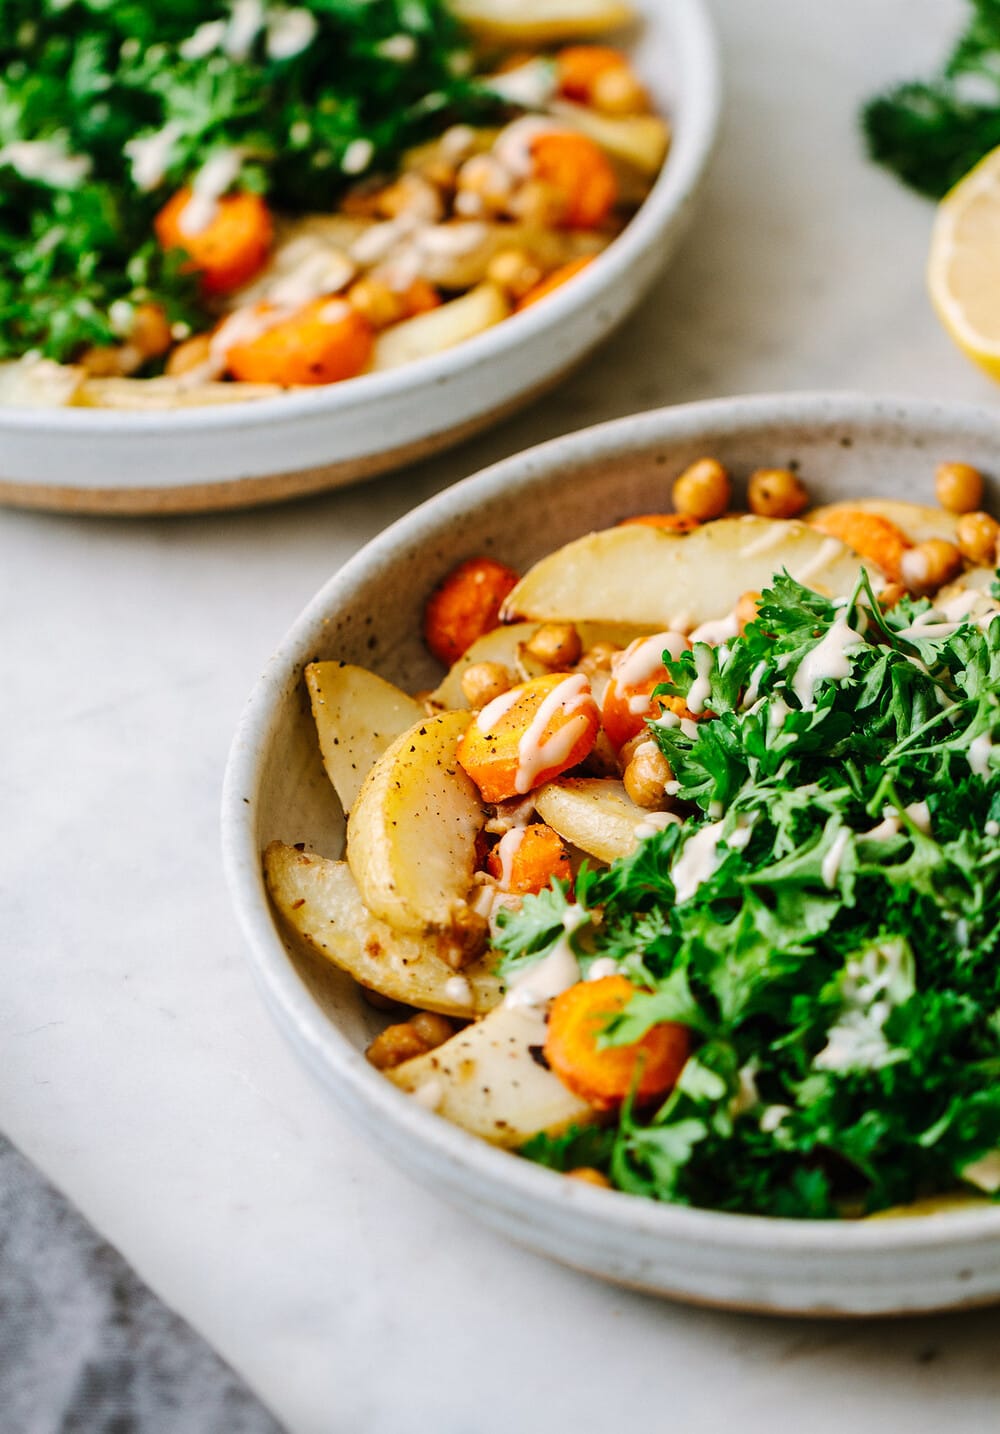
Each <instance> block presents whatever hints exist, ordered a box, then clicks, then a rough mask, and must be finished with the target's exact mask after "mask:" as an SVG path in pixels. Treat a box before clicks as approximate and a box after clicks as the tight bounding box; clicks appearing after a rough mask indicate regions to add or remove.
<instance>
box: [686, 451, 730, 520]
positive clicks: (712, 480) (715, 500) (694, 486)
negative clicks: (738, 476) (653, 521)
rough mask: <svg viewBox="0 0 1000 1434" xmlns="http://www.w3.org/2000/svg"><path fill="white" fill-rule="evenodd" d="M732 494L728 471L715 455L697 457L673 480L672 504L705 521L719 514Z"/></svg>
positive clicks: (718, 516) (690, 515)
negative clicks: (694, 461)
mask: <svg viewBox="0 0 1000 1434" xmlns="http://www.w3.org/2000/svg"><path fill="white" fill-rule="evenodd" d="M731 493H732V484H731V482H730V481H729V474H728V473H727V472H726V470H725V468H723V466H722V464H721V463H719V462H717V460H716V459H714V458H699V459H698V461H697V463H692V464H691V465H690V466H689V467H688V468H685V469H684V472H683V473H682V474H681V475H680V477H679V478H676V479H675V480H674V491H673V497H674V507H675V508H676V509H677V511H678V513H684V514H686V515H687V516H688V517H691V518H697V519H698V520H699V522H703V523H704V522H707V521H708V520H709V519H710V518H721V517H722V514H723V513H724V512H725V511H726V509H727V508H728V507H729V498H730V494H731Z"/></svg>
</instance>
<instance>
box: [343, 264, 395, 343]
mask: <svg viewBox="0 0 1000 1434" xmlns="http://www.w3.org/2000/svg"><path fill="white" fill-rule="evenodd" d="M345 297H346V299H347V302H348V303H349V304H350V306H351V308H352V309H354V310H355V311H356V312H357V313H359V314H360V315H361V317H362V318H364V319H367V320H368V322H369V323H370V324H371V326H372V328H373V329H386V328H388V327H389V325H390V324H395V323H398V322H399V320H400V319H401V318H402V317H403V315H404V313H405V311H406V305H405V303H404V301H403V296H402V294H398V293H396V291H395V290H394V289H390V288H389V285H388V284H385V283H383V282H382V280H381V279H376V278H373V277H372V275H371V274H366V275H365V276H364V278H361V279H358V280H357V282H356V283H354V284H352V285H351V287H350V288H349V289H348V291H347V294H346V296H345Z"/></svg>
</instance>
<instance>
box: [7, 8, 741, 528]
mask: <svg viewBox="0 0 1000 1434" xmlns="http://www.w3.org/2000/svg"><path fill="white" fill-rule="evenodd" d="M636 8H637V10H638V11H639V12H640V14H641V16H642V25H641V27H640V29H639V31H638V33H637V40H636V45H635V51H634V55H635V63H636V66H637V68H638V70H639V72H640V73H641V75H642V77H643V80H644V81H645V83H646V84H647V85H648V86H649V88H650V90H651V92H652V94H653V96H654V99H655V101H656V103H657V107H658V108H659V109H660V110H661V111H662V112H663V113H664V114H666V115H669V117H670V120H671V124H672V128H673V143H672V146H671V150H670V154H669V156H668V158H667V162H666V164H665V165H664V167H663V171H662V173H661V174H660V176H659V178H658V180H657V182H656V184H655V185H654V187H653V190H652V192H651V193H650V195H649V197H648V198H647V199H646V202H645V203H644V204H643V206H642V208H641V209H640V210H639V212H638V214H637V215H636V216H635V218H634V219H633V220H632V222H631V223H630V224H629V225H628V227H627V228H626V229H625V231H624V232H623V233H622V235H621V236H620V237H619V238H618V239H616V241H615V242H614V244H613V245H611V247H610V248H609V249H608V250H607V252H606V253H604V254H603V255H601V257H600V259H599V261H598V262H597V263H595V264H593V265H591V267H590V268H589V269H588V270H587V271H586V273H584V274H581V275H580V276H579V278H577V279H575V280H574V281H573V283H572V284H567V285H566V286H565V287H564V288H563V289H561V290H559V291H558V292H557V293H555V294H554V295H552V296H551V298H550V299H548V300H547V301H546V302H545V303H544V304H537V305H535V306H533V307H532V308H531V309H529V310H527V311H526V312H525V313H523V314H518V315H517V316H516V317H515V318H514V319H511V320H508V321H507V322H505V323H502V324H498V325H497V326H496V327H495V328H492V329H489V330H488V331H487V332H486V333H484V334H480V335H479V336H478V337H477V338H474V339H471V340H469V341H468V342H467V343H464V344H461V345H459V346H458V347H457V348H454V349H449V350H448V351H447V352H445V353H442V354H437V355H435V356H434V357H433V358H428V359H423V360H420V361H419V362H417V363H413V364H407V365H406V366H405V367H403V368H399V369H394V370H390V371H388V372H386V373H379V374H368V375H364V376H362V377H360V378H356V379H352V380H351V381H350V382H349V383H343V384H334V385H331V386H330V387H327V388H321V389H316V390H315V391H312V392H298V393H293V394H288V395H285V396H279V397H276V398H271V399H265V400H263V401H261V402H255V403H246V404H242V403H240V404H224V405H222V406H219V407H214V408H188V409H177V410H175V411H173V412H167V413H162V412H161V413H153V412H147V413H138V412H135V413H122V412H110V411H109V412H100V411H98V410H94V409H82V408H75V409H74V408H67V409H43V410H31V409H12V408H2V407H0V502H13V503H21V504H26V505H30V506H32V507H40V508H60V509H65V510H67V511H76V512H121V513H140V512H145V513H168V512H193V511H199V510H204V509H210V508H229V507H239V506H244V505H246V504H250V503H262V502H271V501H273V500H275V499H277V498H287V497H291V496H293V495H295V494H300V493H306V492H315V491H318V490H320V489H323V488H334V487H338V486H340V485H342V484H345V483H355V482H359V481H360V480H362V479H364V478H370V477H372V476H374V475H375V474H376V473H382V472H385V471H387V470H388V469H392V468H398V467H401V466H402V465H403V464H404V463H409V462H413V461H414V460H416V459H418V458H424V457H427V456H428V455H429V454H431V453H434V452H436V451H439V450H440V449H442V448H446V447H448V446H449V445H450V444H453V443H457V442H458V441H459V440H460V439H463V438H466V437H468V436H469V435H470V434H472V433H475V432H477V431H479V430H480V429H483V428H486V427H488V426H489V425H490V424H491V423H495V422H497V421H498V420H499V419H501V418H502V417H504V416H505V415H506V414H509V413H511V412H513V411H514V410H515V409H516V408H518V407H519V406H521V405H522V404H525V403H527V402H528V401H529V400H530V399H531V398H532V397H534V396H535V395H537V394H539V393H542V392H543V391H544V390H545V389H546V388H549V387H552V386H553V385H554V384H556V383H557V382H558V381H559V379H560V378H562V377H564V376H565V375H566V374H567V373H568V372H569V370H570V369H572V368H573V366H574V365H575V364H577V363H579V362H580V360H581V359H582V358H583V357H584V355H585V354H587V353H589V351H590V350H591V349H593V348H594V347H595V345H597V344H598V343H600V342H601V340H602V339H604V338H606V337H607V336H608V334H609V333H610V332H611V331H612V329H614V328H616V327H617V325H618V324H620V323H621V322H622V320H623V319H624V318H625V317H626V316H627V315H628V314H629V313H630V312H631V310H632V309H633V308H634V307H635V305H636V304H637V303H638V302H639V300H640V298H641V297H642V296H643V294H644V293H645V292H646V290H647V289H648V288H649V285H650V284H651V283H652V281H653V279H654V278H655V277H656V275H657V273H658V272H659V271H660V270H661V269H662V268H663V266H664V265H665V264H666V262H667V260H668V259H669V258H670V256H671V254H672V253H673V251H674V249H675V247H676V244H677V241H678V240H679V238H680V236H681V234H682V233H683V230H684V229H685V227H686V225H687V223H688V221H689V219H690V217H691V213H692V210H693V205H694V201H695V199H696V196H697V193H698V191H699V189H700V186H701V181H702V179H703V177H704V174H705V169H706V166H707V163H708V159H709V155H710V153H711V150H712V145H713V143H714V140H715V132H716V126H717V123H718V115H719V75H718V63H717V57H716V47H715V40H714V37H713V34H712V29H711V25H710V23H709V20H708V16H707V13H706V9H705V5H704V0H668V3H663V0H636Z"/></svg>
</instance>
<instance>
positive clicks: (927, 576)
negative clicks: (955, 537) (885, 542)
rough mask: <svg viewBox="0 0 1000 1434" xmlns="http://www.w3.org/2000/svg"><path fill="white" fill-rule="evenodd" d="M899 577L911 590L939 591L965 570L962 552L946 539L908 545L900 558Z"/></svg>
mask: <svg viewBox="0 0 1000 1434" xmlns="http://www.w3.org/2000/svg"><path fill="white" fill-rule="evenodd" d="M899 568H900V576H901V577H902V579H903V582H904V583H905V584H906V586H907V587H908V588H909V590H910V592H911V593H916V594H917V595H918V596H921V597H922V596H925V595H926V594H928V593H936V592H937V590H938V588H940V587H943V586H944V584H945V583H950V582H951V581H952V579H953V578H957V577H958V575H959V573H960V572H961V571H962V554H961V553H960V552H959V550H958V548H956V546H955V544H954V543H949V542H948V541H947V540H946V539H945V538H928V539H927V541H926V542H924V543H917V545H916V546H915V547H913V548H907V549H906V551H905V552H904V553H903V556H902V557H901V558H900V561H899Z"/></svg>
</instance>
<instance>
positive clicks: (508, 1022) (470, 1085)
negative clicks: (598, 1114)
mask: <svg viewBox="0 0 1000 1434" xmlns="http://www.w3.org/2000/svg"><path fill="white" fill-rule="evenodd" d="M544 1041H545V1023H544V1021H543V1020H541V1019H540V1018H539V1016H538V1015H537V1014H536V1013H533V1012H526V1011H524V1010H523V1009H521V1008H520V1007H517V1006H506V1005H503V1006H498V1007H497V1008H496V1010H495V1011H491V1012H490V1014H489V1015H488V1016H486V1017H484V1019H483V1020H481V1021H477V1023H476V1024H475V1025H474V1026H468V1027H467V1028H466V1029H465V1030H464V1031H460V1032H459V1033H458V1035H457V1036H452V1038H451V1040H450V1041H446V1042H445V1043H444V1045H443V1046H438V1047H437V1049H436V1050H433V1051H430V1052H429V1053H428V1054H427V1055H425V1056H417V1057H416V1058H415V1059H414V1060H410V1061H404V1063H403V1064H402V1065H400V1066H396V1068H395V1069H394V1070H388V1071H386V1072H385V1074H386V1075H387V1076H388V1078H389V1079H390V1080H391V1081H392V1082H393V1084H394V1085H397V1086H399V1087H400V1089H401V1090H405V1091H410V1092H411V1093H413V1094H414V1095H415V1097H416V1098H417V1099H418V1100H419V1101H421V1102H422V1103H424V1104H426V1105H427V1107H428V1109H430V1110H435V1111H436V1112H437V1113H438V1114H439V1115H443V1116H444V1117H445V1119H446V1120H450V1121H453V1122H454V1123H455V1124H456V1125H461V1126H462V1127H463V1128H464V1129H465V1130H467V1131H469V1132H470V1134H472V1135H479V1136H481V1137H482V1138H483V1139H484V1140H488V1141H490V1143H491V1144H493V1145H502V1146H508V1147H516V1146H518V1145H523V1143H524V1142H525V1141H526V1140H529V1139H530V1138H531V1136H533V1135H538V1134H539V1133H540V1132H541V1131H543V1130H544V1131H548V1132H549V1133H550V1134H556V1133H558V1132H559V1131H560V1130H565V1129H566V1127H567V1126H569V1125H573V1124H574V1123H575V1124H583V1123H584V1122H586V1121H590V1120H593V1118H594V1112H593V1111H592V1110H591V1108H590V1106H589V1105H587V1104H586V1103H585V1102H584V1101H582V1100H580V1098H579V1096H575V1095H574V1094H573V1093H572V1091H570V1090H568V1089H567V1088H566V1086H564V1085H563V1083H562V1081H560V1080H559V1079H558V1077H557V1076H554V1075H553V1074H552V1072H551V1071H550V1070H548V1069H547V1067H545V1066H544V1065H540V1064H539V1063H538V1061H536V1060H535V1058H534V1055H533V1054H532V1051H533V1050H536V1049H537V1048H539V1047H540V1046H542V1045H543V1044H544Z"/></svg>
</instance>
